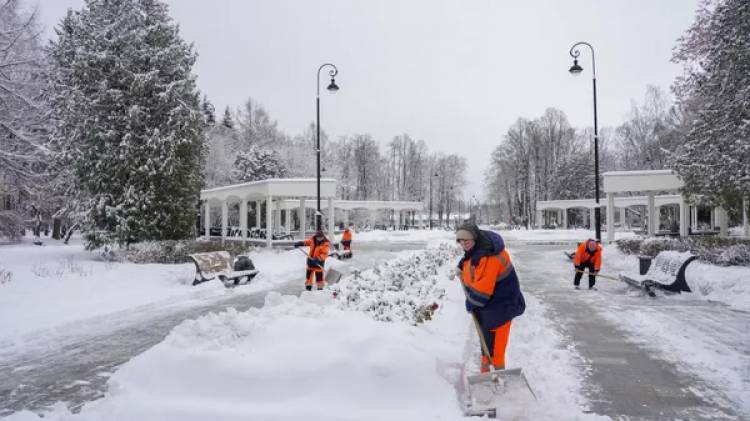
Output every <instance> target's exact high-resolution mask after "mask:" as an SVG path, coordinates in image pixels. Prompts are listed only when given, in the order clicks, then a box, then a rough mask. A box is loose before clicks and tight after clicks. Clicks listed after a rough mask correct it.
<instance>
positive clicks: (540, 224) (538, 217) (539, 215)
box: [536, 209, 543, 228]
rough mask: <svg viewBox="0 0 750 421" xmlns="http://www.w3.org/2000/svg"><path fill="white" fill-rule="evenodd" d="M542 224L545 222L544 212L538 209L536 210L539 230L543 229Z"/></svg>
mask: <svg viewBox="0 0 750 421" xmlns="http://www.w3.org/2000/svg"><path fill="white" fill-rule="evenodd" d="M542 222H543V221H542V210H541V209H537V210H536V227H537V228H542Z"/></svg>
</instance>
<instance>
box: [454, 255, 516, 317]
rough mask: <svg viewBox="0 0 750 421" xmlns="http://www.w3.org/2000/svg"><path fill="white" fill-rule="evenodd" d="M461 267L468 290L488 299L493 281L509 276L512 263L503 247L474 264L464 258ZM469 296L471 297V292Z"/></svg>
mask: <svg viewBox="0 0 750 421" xmlns="http://www.w3.org/2000/svg"><path fill="white" fill-rule="evenodd" d="M462 269H463V270H462V272H463V273H462V275H463V276H462V279H463V282H464V285H466V287H468V292H470V293H472V292H473V293H474V294H476V295H477V296H478V297H486V299H487V300H489V298H490V297H491V296H492V294H493V293H494V292H495V283H496V282H500V281H502V280H503V279H505V278H507V277H508V276H510V274H511V272H512V271H513V263H511V261H510V255H509V254H508V250H505V249H503V251H501V252H500V253H499V254H496V255H492V256H485V257H482V258H481V259H479V264H477V265H476V266H472V265H471V261H470V260H466V261H465V262H464V265H463V268H462ZM469 297H470V298H472V294H470V295H469ZM477 304H479V303H477Z"/></svg>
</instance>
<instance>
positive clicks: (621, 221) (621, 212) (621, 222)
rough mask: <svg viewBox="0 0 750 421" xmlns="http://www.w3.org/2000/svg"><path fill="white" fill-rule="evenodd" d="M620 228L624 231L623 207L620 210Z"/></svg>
mask: <svg viewBox="0 0 750 421" xmlns="http://www.w3.org/2000/svg"><path fill="white" fill-rule="evenodd" d="M620 226H621V227H622V229H625V207H624V206H623V207H621V208H620Z"/></svg>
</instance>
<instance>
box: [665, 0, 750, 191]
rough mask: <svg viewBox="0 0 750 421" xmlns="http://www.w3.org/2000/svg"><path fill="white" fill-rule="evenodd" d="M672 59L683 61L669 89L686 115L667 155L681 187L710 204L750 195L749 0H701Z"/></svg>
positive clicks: (677, 61)
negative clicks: (681, 134)
mask: <svg viewBox="0 0 750 421" xmlns="http://www.w3.org/2000/svg"><path fill="white" fill-rule="evenodd" d="M672 60H673V61H674V62H676V63H683V65H684V74H683V75H682V76H681V77H679V78H678V79H677V80H676V81H675V84H674V85H673V90H674V92H675V94H676V95H677V97H678V99H679V101H680V103H681V105H683V106H684V108H685V109H686V110H687V111H688V113H689V115H690V116H689V117H690V118H688V127H687V135H686V139H685V142H684V146H683V148H681V149H680V150H679V151H678V152H677V153H675V154H674V155H673V156H672V158H673V166H674V168H675V170H676V171H677V172H678V173H679V174H680V176H681V177H682V179H683V180H684V181H685V191H686V192H687V193H689V194H701V195H704V197H705V198H706V199H707V201H708V202H712V203H714V204H726V203H729V202H732V201H734V200H737V198H738V197H739V196H741V195H744V196H748V195H750V2H748V1H747V0H719V1H716V0H710V1H704V2H703V3H702V4H701V7H700V8H699V10H698V12H697V15H696V20H695V22H694V24H693V25H692V26H691V27H690V28H689V29H688V31H687V32H686V33H685V34H684V35H683V36H682V37H681V38H680V39H679V40H678V43H677V46H676V48H675V52H674V56H673V58H672Z"/></svg>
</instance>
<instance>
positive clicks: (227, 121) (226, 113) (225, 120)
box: [221, 107, 234, 129]
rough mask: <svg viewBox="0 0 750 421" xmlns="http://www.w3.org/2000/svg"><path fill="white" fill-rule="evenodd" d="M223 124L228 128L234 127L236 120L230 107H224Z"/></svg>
mask: <svg viewBox="0 0 750 421" xmlns="http://www.w3.org/2000/svg"><path fill="white" fill-rule="evenodd" d="M221 125H222V126H224V127H226V128H227V129H234V121H232V113H231V112H230V111H229V107H227V108H225V109H224V118H222V120H221Z"/></svg>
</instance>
